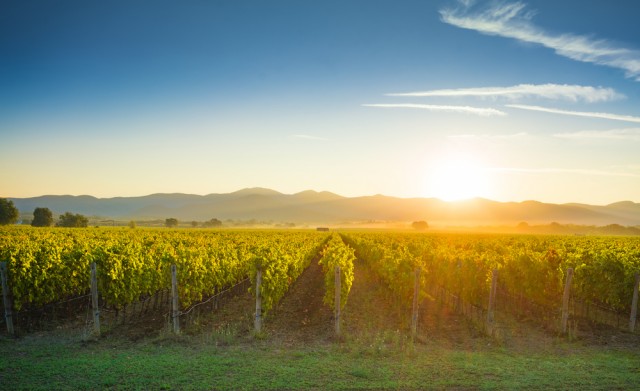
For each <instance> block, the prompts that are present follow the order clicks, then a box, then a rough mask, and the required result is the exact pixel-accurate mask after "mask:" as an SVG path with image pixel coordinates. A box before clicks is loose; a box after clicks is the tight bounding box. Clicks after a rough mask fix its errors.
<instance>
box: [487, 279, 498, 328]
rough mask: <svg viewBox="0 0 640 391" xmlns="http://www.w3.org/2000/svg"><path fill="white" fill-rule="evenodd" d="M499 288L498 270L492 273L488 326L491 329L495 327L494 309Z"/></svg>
mask: <svg viewBox="0 0 640 391" xmlns="http://www.w3.org/2000/svg"><path fill="white" fill-rule="evenodd" d="M497 287H498V270H496V269H493V270H492V271H491V291H490V292H489V308H488V309H487V326H488V327H491V326H492V325H493V321H494V320H495V317H494V308H495V305H496V290H497Z"/></svg>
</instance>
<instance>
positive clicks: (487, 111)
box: [362, 103, 507, 117]
mask: <svg viewBox="0 0 640 391" xmlns="http://www.w3.org/2000/svg"><path fill="white" fill-rule="evenodd" d="M362 106H365V107H382V108H392V109H398V108H400V109H422V110H429V111H445V112H452V113H466V114H475V115H481V116H483V117H490V116H494V115H498V116H503V115H507V113H505V112H504V111H500V110H496V109H492V108H487V107H471V106H443V105H423V104H415V103H377V104H365V105H362Z"/></svg>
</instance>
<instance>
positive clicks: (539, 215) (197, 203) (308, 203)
mask: <svg viewBox="0 0 640 391" xmlns="http://www.w3.org/2000/svg"><path fill="white" fill-rule="evenodd" d="M10 199H11V200H13V202H14V203H15V205H16V206H17V207H18V209H19V210H20V211H21V212H22V213H24V214H28V213H31V212H33V210H34V209H35V208H36V207H47V208H49V209H51V210H52V211H53V212H54V213H56V214H60V213H64V212H67V211H69V212H73V213H82V214H85V215H88V216H101V217H104V218H110V219H120V220H129V219H164V218H167V217H175V218H177V219H179V220H183V221H191V220H196V221H204V220H209V219H211V218H218V219H221V220H223V219H234V220H246V219H256V220H262V221H282V222H285V221H286V222H294V223H324V224H330V223H341V222H358V221H416V220H426V221H428V222H430V223H439V224H468V225H471V224H473V225H482V224H517V223H519V222H522V221H524V222H528V223H530V224H548V223H551V222H557V223H561V224H584V225H608V224H621V225H640V204H639V203H634V202H630V201H623V202H617V203H614V204H610V205H605V206H597V205H585V204H547V203H542V202H537V201H524V202H497V201H491V200H486V199H480V198H478V199H473V200H467V201H459V202H444V201H441V200H438V199H434V198H397V197H387V196H383V195H375V196H364V197H343V196H340V195H337V194H334V193H330V192H326V191H323V192H317V191H313V190H307V191H303V192H300V193H296V194H283V193H280V192H277V191H275V190H271V189H264V188H248V189H242V190H239V191H236V192H233V193H227V194H208V195H204V196H200V195H193V194H180V193H174V194H151V195H148V196H143V197H115V198H96V197H92V196H86V195H85V196H69V195H45V196H40V197H33V198H10Z"/></svg>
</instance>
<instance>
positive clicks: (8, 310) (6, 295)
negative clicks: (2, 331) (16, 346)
mask: <svg viewBox="0 0 640 391" xmlns="http://www.w3.org/2000/svg"><path fill="white" fill-rule="evenodd" d="M0 279H2V300H3V303H4V319H5V321H6V322H7V332H8V333H9V334H10V335H14V334H15V330H14V329H13V309H12V307H13V306H12V303H11V292H10V290H9V283H8V276H7V263H6V262H0Z"/></svg>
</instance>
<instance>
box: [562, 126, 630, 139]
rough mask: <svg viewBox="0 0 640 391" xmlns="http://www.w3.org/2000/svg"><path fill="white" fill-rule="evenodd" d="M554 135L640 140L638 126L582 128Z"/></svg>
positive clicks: (567, 137) (566, 137) (572, 137)
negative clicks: (605, 128)
mask: <svg viewBox="0 0 640 391" xmlns="http://www.w3.org/2000/svg"><path fill="white" fill-rule="evenodd" d="M553 136H554V137H558V138H563V139H568V140H597V141H600V140H622V141H640V128H629V129H611V130H583V131H580V132H573V133H557V134H554V135H553Z"/></svg>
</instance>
